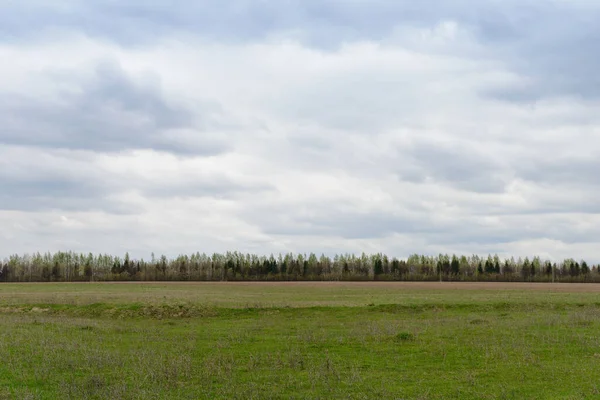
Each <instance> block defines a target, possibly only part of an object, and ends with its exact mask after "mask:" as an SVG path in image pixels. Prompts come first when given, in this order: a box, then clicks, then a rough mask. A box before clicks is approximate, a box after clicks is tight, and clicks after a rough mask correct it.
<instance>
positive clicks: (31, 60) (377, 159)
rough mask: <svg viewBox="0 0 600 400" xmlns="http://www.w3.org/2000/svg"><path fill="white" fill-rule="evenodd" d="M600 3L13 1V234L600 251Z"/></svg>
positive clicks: (1, 39) (82, 243) (436, 249)
mask: <svg viewBox="0 0 600 400" xmlns="http://www.w3.org/2000/svg"><path fill="white" fill-rule="evenodd" d="M150 3H151V4H150ZM599 20H600V3H599V2H593V1H587V0H575V1H567V0H535V1H527V0H518V1H517V0H502V1H501V0H490V1H472V0H424V1H414V0H368V1H367V0H353V1H342V0H285V1H284V0H254V1H251V0H204V1H198V2H190V1H183V0H172V1H170V2H166V1H160V0H159V1H156V2H148V1H146V0H144V1H142V0H129V1H106V0H103V1H100V0H81V1H78V0H56V1H51V2H48V1H42V0H21V1H0V60H1V61H0V74H1V75H0V258H1V257H5V256H8V255H10V254H14V253H24V252H29V253H31V252H35V251H41V252H43V251H56V250H74V251H84V252H88V251H92V252H94V253H97V252H103V253H104V252H107V253H113V254H117V255H122V254H124V253H125V252H126V251H129V252H130V253H131V254H132V255H133V256H135V257H148V256H149V255H150V253H151V252H155V253H156V254H163V253H164V254H166V255H168V256H176V255H178V254H180V253H191V252H195V251H200V252H207V253H212V252H224V251H227V250H232V251H233V250H240V251H244V252H253V253H259V254H270V253H271V252H273V253H280V252H282V253H285V252H289V251H291V252H295V253H296V252H307V253H308V252H315V253H321V252H324V253H326V254H329V255H332V254H335V253H345V252H351V253H361V252H363V251H365V252H367V253H372V252H380V251H381V252H385V253H387V254H389V255H390V256H398V257H406V256H408V255H409V254H411V253H415V252H417V253H424V254H439V253H458V254H467V255H468V254H474V253H475V254H481V255H484V254H488V253H491V254H494V253H498V254H499V255H501V256H511V255H514V256H527V255H529V256H531V255H540V256H542V257H548V258H551V259H562V258H565V257H575V258H585V259H587V260H588V261H600V253H599V252H598V243H599V242H600V175H599V174H600V112H598V110H599V106H600V78H599V75H598V71H600V56H599V55H598V43H600V25H598V21H599Z"/></svg>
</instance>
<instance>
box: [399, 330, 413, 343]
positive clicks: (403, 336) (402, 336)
mask: <svg viewBox="0 0 600 400" xmlns="http://www.w3.org/2000/svg"><path fill="white" fill-rule="evenodd" d="M396 340H397V341H398V342H412V341H413V340H415V335H413V334H412V333H410V332H400V333H399V334H397V335H396Z"/></svg>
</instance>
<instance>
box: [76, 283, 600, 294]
mask: <svg viewBox="0 0 600 400" xmlns="http://www.w3.org/2000/svg"><path fill="white" fill-rule="evenodd" d="M74 284H79V285H81V283H74ZM93 284H101V285H167V286H171V285H172V286H178V285H185V286H212V285H217V286H231V287H236V286H254V287H261V286H264V287H277V286H280V287H308V288H320V287H336V288H346V287H347V288H357V287H364V288H382V289H385V288H390V289H398V290H411V289H413V290H521V291H522V290H527V291H543V292H568V293H596V292H598V293H600V283H537V282H536V283H533V282H372V281H369V282H332V281H327V282H173V281H169V282H161V281H146V282H94V283H93Z"/></svg>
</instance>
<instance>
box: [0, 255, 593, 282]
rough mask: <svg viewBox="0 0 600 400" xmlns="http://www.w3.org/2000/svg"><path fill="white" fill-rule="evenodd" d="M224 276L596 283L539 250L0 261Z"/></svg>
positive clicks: (4, 277)
mask: <svg viewBox="0 0 600 400" xmlns="http://www.w3.org/2000/svg"><path fill="white" fill-rule="evenodd" d="M116 280H143V281H190V280H191V281H227V280H231V281H234V280H250V281H251V280H348V281H351V280H406V281H433V280H444V281H535V282H549V281H556V282H600V270H599V266H598V265H588V264H587V263H586V262H585V261H576V260H574V259H566V260H564V261H562V262H551V261H548V260H542V259H540V258H539V257H532V258H528V257H527V258H524V259H523V258H519V259H517V260H515V259H514V258H511V259H500V258H499V257H498V256H497V255H496V256H491V255H489V256H488V257H480V256H477V255H473V256H469V257H467V256H456V255H452V256H450V255H447V254H440V255H439V256H425V255H416V254H415V255H411V256H410V257H408V258H407V259H398V258H395V257H394V258H390V257H388V256H386V255H385V254H371V255H367V254H364V253H363V254H361V255H353V254H344V255H336V256H335V257H333V258H331V257H327V256H325V255H321V256H320V257H317V255H315V254H309V255H306V254H285V255H281V254H280V255H278V256H274V255H271V256H268V257H267V256H258V255H255V254H242V253H239V252H227V253H225V254H213V255H207V254H200V253H196V254H192V255H181V256H179V257H177V258H172V259H169V258H167V257H166V256H164V255H163V256H160V257H158V258H157V257H155V256H154V254H153V255H152V258H151V259H150V260H144V259H140V260H135V259H132V258H130V257H129V254H126V255H125V257H123V258H121V257H116V256H111V255H105V254H100V255H93V254H91V253H90V254H79V253H73V252H58V253H55V254H50V253H46V254H39V253H37V254H34V255H23V256H19V255H14V256H11V257H10V258H9V259H6V260H4V261H0V282H71V281H116Z"/></svg>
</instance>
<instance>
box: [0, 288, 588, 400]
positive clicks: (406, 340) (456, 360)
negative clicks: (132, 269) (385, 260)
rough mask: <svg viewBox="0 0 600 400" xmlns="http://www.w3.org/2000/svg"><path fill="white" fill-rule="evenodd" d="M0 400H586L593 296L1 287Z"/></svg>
mask: <svg viewBox="0 0 600 400" xmlns="http://www.w3.org/2000/svg"><path fill="white" fill-rule="evenodd" d="M0 398H6V399H59V398H60V399H68V398H78V399H79V398H89V399H169V398H172V399H180V398H181V399H215V398H222V399H252V398H256V399H258V398H260V399H262V398H274V399H278V398H282V399H288V398H294V399H317V398H320V399H330V398H339V399H369V398H379V399H524V398H535V399H588V398H600V285H591V284H590V285H575V284H573V285H559V284H556V285H552V284H538V285H536V284H481V283H480V284H468V283H466V284H449V283H415V284H410V283H403V284H401V283H381V284H377V283H371V284H359V283H323V284H318V283H298V284H278V283H272V284H268V283H247V284H242V283H236V284H228V283H152V284H146V283H130V284H129V283H121V284H117V283H111V284H108V283H104V284H101V283H98V284H89V283H88V284H0Z"/></svg>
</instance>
